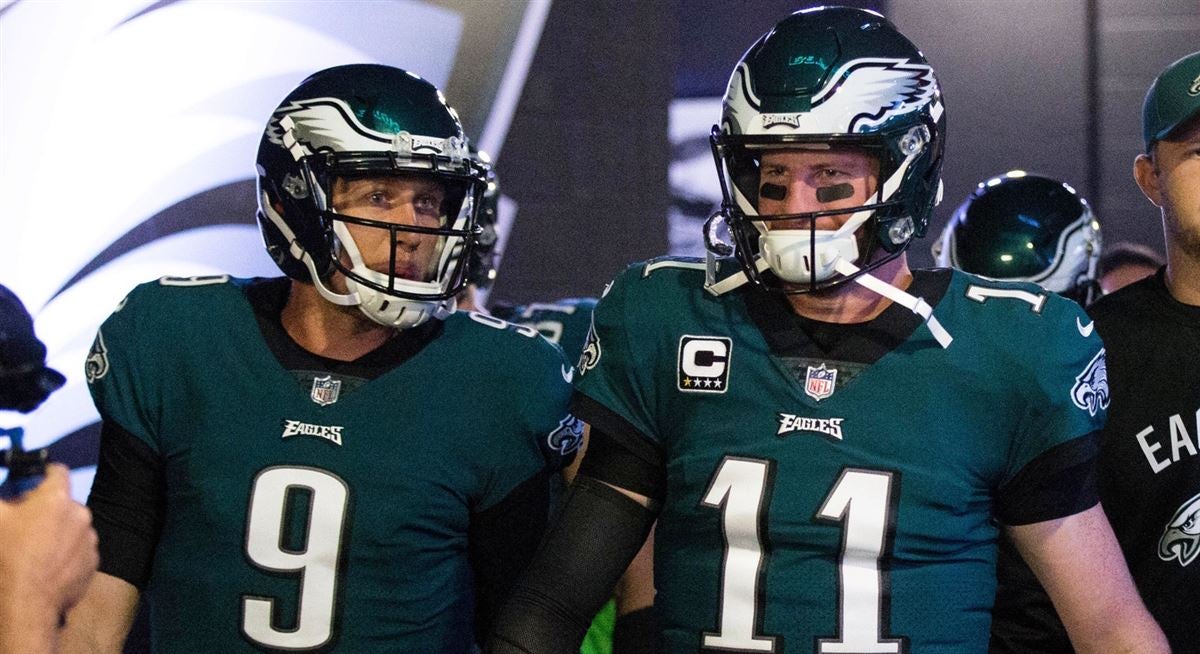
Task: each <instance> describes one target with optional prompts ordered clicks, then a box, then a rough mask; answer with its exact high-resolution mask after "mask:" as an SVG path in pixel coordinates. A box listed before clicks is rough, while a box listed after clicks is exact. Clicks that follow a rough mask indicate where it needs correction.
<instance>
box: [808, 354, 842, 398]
mask: <svg viewBox="0 0 1200 654" xmlns="http://www.w3.org/2000/svg"><path fill="white" fill-rule="evenodd" d="M836 385H837V368H826V367H825V364H823V363H822V364H821V367H820V368H814V367H812V366H809V367H808V375H806V376H805V378H804V392H805V393H806V394H807V395H808V396H809V397H811V398H812V399H814V400H816V401H818V402H820V401H821V400H823V399H825V398H827V397H829V396H830V395H833V388H834V386H836Z"/></svg>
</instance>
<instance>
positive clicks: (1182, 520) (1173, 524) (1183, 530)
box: [1158, 495, 1200, 566]
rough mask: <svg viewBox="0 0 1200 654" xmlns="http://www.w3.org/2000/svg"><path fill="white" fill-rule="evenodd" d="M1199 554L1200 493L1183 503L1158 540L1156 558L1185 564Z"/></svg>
mask: <svg viewBox="0 0 1200 654" xmlns="http://www.w3.org/2000/svg"><path fill="white" fill-rule="evenodd" d="M1197 554H1200V495H1196V496H1195V497H1193V498H1192V499H1190V500H1188V501H1187V502H1184V503H1183V506H1181V507H1179V510H1178V511H1176V512H1175V515H1174V517H1172V518H1171V521H1170V522H1168V523H1167V526H1166V528H1165V529H1163V535H1162V538H1160V539H1159V540H1158V558H1160V559H1162V560H1163V561H1167V562H1170V561H1171V560H1173V559H1176V560H1178V561H1179V565H1181V566H1186V565H1187V564H1189V563H1191V562H1192V561H1194V560H1195V559H1196V555H1197Z"/></svg>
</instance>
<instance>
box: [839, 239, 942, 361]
mask: <svg viewBox="0 0 1200 654" xmlns="http://www.w3.org/2000/svg"><path fill="white" fill-rule="evenodd" d="M833 266H834V268H835V269H836V270H837V271H838V272H839V273H841V274H842V275H845V276H846V277H850V276H851V275H855V274H857V275H858V276H857V277H855V278H854V281H855V282H856V283H858V284H859V285H860V286H863V287H865V288H866V289H867V290H869V291H871V292H873V293H876V294H878V295H882V296H883V297H885V298H887V299H889V300H891V301H892V302H895V303H896V304H899V305H900V306H902V307H904V308H905V309H908V310H909V311H912V312H913V313H915V314H917V315H918V316H920V317H921V319H922V320H924V321H925V325H926V326H927V327H929V331H930V333H931V334H933V338H934V339H935V340H936V341H937V342H938V345H941V346H942V349H946V348H948V347H950V343H952V342H953V341H954V337H952V336H951V335H950V332H947V331H946V328H945V327H942V323H940V322H938V319H937V316H934V315H933V307H931V306H929V303H928V302H926V301H925V299H924V298H920V297H917V296H915V295H912V294H910V293H908V292H906V291H903V290H901V289H899V288H896V287H895V286H892V285H891V284H889V283H887V282H885V281H883V280H881V279H879V278H878V277H875V276H873V275H871V274H870V273H865V272H864V273H861V274H859V271H860V269H859V267H858V266H856V265H854V264H853V263H850V262H849V261H847V260H846V259H844V258H842V259H838V260H837V261H835V262H834V264H833Z"/></svg>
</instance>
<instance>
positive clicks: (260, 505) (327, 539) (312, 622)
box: [242, 466, 350, 650]
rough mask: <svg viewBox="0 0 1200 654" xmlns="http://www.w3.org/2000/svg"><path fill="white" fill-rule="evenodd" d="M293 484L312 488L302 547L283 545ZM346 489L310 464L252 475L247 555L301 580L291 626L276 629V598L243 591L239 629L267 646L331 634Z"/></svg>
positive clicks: (322, 639)
mask: <svg viewBox="0 0 1200 654" xmlns="http://www.w3.org/2000/svg"><path fill="white" fill-rule="evenodd" d="M296 489H303V490H307V491H309V492H311V493H312V507H311V510H310V511H309V518H310V519H309V523H308V528H307V533H306V534H305V537H304V541H303V542H304V543H305V547H304V549H303V550H299V551H293V550H286V549H284V547H283V541H282V537H283V524H284V518H285V512H286V510H287V505H288V495H289V494H290V493H291V492H293V491H294V490H296ZM349 495H350V491H349V489H348V487H347V486H346V482H344V481H342V480H341V478H339V477H337V476H336V475H334V474H332V473H329V472H326V471H324V470H317V469H315V468H299V467H293V466H277V467H272V468H266V469H264V470H262V471H261V472H259V473H258V476H257V477H255V478H254V485H253V486H252V487H251V489H250V513H249V515H248V516H247V519H246V555H247V557H248V558H249V559H250V561H251V562H252V563H253V564H254V565H256V566H258V567H259V568H262V569H263V570H268V571H271V572H286V573H294V574H295V575H296V576H297V577H298V578H299V581H300V598H299V601H298V602H297V603H296V606H297V607H298V608H297V611H298V615H297V616H296V626H295V628H294V629H290V630H283V629H277V628H276V627H275V626H274V625H273V621H272V619H271V614H272V613H273V611H274V607H275V598H273V597H257V596H253V595H243V596H242V633H244V634H245V635H246V637H247V638H249V639H250V640H252V641H254V642H256V643H261V644H263V645H266V646H268V647H279V648H286V649H292V650H296V649H310V648H315V647H320V646H322V645H324V644H326V643H328V642H329V640H330V638H332V637H333V617H334V600H335V598H336V597H337V580H338V570H337V565H338V557H339V554H340V552H341V548H342V532H343V527H344V526H345V525H344V521H345V519H346V506H347V504H348V501H349Z"/></svg>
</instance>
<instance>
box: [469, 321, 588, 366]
mask: <svg viewBox="0 0 1200 654" xmlns="http://www.w3.org/2000/svg"><path fill="white" fill-rule="evenodd" d="M445 326H446V328H447V330H448V331H451V332H453V333H456V334H460V335H461V336H463V337H465V338H467V339H469V340H470V341H471V342H473V343H477V344H478V346H480V347H482V348H483V350H484V351H485V352H487V353H488V355H487V356H489V357H491V358H493V359H494V360H516V361H520V362H522V365H525V366H529V365H539V364H542V365H550V364H554V365H557V364H558V363H560V362H561V361H563V360H565V358H564V356H563V353H562V349H561V348H559V347H558V346H557V345H555V344H554V343H551V342H550V341H548V340H546V339H545V338H543V337H542V335H541V333H539V332H538V330H536V329H534V328H533V327H530V326H528V325H520V324H517V323H512V322H509V321H507V320H504V319H502V318H497V317H496V316H492V315H488V314H486V313H479V312H476V311H455V312H454V313H453V314H451V315H450V316H448V317H447V318H446V319H445Z"/></svg>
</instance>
